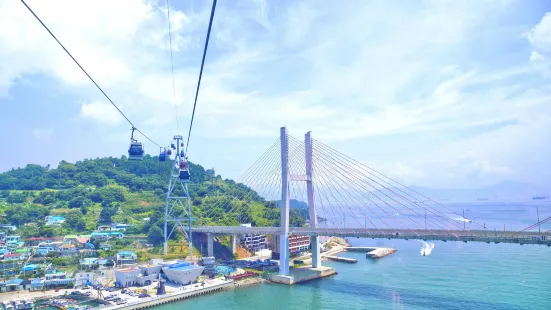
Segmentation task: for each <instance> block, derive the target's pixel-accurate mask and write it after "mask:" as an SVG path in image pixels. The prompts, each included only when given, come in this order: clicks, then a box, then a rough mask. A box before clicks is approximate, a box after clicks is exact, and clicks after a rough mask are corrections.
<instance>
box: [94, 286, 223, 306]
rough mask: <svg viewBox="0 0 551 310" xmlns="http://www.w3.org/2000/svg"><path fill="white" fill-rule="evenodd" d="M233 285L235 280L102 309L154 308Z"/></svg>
mask: <svg viewBox="0 0 551 310" xmlns="http://www.w3.org/2000/svg"><path fill="white" fill-rule="evenodd" d="M231 285H233V280H230V281H227V282H226V283H221V284H215V285H212V286H208V287H204V288H200V289H196V290H190V291H182V292H177V293H172V294H166V295H160V296H154V297H150V298H144V300H143V301H141V300H140V301H135V302H132V303H128V304H124V305H116V306H111V307H104V308H102V309H106V310H114V309H120V310H137V309H145V308H149V307H154V306H158V305H162V304H167V303H170V302H175V301H179V300H184V299H188V298H192V297H196V296H201V295H206V294H209V293H213V292H217V291H221V290H223V289H225V288H227V287H230V286H231Z"/></svg>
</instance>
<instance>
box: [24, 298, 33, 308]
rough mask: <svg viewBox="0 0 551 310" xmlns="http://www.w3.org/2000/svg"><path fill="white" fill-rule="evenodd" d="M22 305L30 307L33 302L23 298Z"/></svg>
mask: <svg viewBox="0 0 551 310" xmlns="http://www.w3.org/2000/svg"><path fill="white" fill-rule="evenodd" d="M23 306H24V308H25V309H32V308H33V303H32V302H31V301H30V300H28V299H24V300H23Z"/></svg>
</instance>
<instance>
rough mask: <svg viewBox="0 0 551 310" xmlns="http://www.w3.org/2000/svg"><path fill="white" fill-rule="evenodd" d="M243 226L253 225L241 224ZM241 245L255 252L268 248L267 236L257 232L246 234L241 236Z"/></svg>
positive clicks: (249, 225)
mask: <svg viewBox="0 0 551 310" xmlns="http://www.w3.org/2000/svg"><path fill="white" fill-rule="evenodd" d="M241 226H242V227H251V224H241ZM240 243H241V246H242V247H244V248H245V249H247V250H248V251H249V252H252V253H255V252H258V251H261V250H263V249H266V248H267V244H266V236H265V235H256V234H246V235H244V236H242V237H241V240H240Z"/></svg>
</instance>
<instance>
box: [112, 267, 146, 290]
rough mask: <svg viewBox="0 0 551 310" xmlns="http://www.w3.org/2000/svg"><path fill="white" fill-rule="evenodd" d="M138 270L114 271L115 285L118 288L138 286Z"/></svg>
mask: <svg viewBox="0 0 551 310" xmlns="http://www.w3.org/2000/svg"><path fill="white" fill-rule="evenodd" d="M139 276H140V269H138V268H127V269H118V270H115V281H116V282H115V285H116V286H118V287H129V286H133V285H136V284H138V278H139Z"/></svg>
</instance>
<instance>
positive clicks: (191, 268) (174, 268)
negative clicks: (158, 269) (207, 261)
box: [163, 261, 205, 285]
mask: <svg viewBox="0 0 551 310" xmlns="http://www.w3.org/2000/svg"><path fill="white" fill-rule="evenodd" d="M204 269H205V267H203V266H198V265H193V264H192V263H189V262H185V261H179V262H177V263H175V264H171V265H168V266H166V267H163V272H164V274H165V275H166V277H167V279H168V281H170V282H173V283H176V284H182V285H187V284H191V283H193V282H195V280H196V279H197V278H198V277H199V276H200V275H201V274H202V273H203V270H204Z"/></svg>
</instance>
